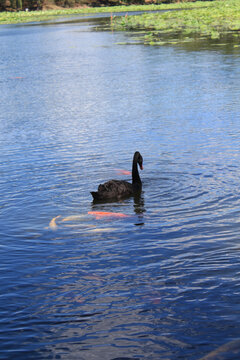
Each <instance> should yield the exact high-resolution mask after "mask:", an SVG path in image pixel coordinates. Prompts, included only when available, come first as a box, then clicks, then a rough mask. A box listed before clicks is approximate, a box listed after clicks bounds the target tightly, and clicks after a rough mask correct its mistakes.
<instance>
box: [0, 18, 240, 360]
mask: <svg viewBox="0 0 240 360" xmlns="http://www.w3.org/2000/svg"><path fill="white" fill-rule="evenodd" d="M95 22H96V21H95V20H94V21H91V20H89V21H88V22H86V21H85V22H73V23H66V24H61V23H59V24H55V25H52V24H49V25H47V26H46V25H44V24H40V25H38V26H36V25H35V26H21V25H19V26H1V27H0V44H1V52H0V74H1V76H0V84H1V87H0V94H1V96H0V99H1V101H0V173H1V178H0V193H1V197H0V239H1V240H0V269H1V280H0V285H1V293H0V359H24V360H26V359H34V360H35V359H67V360H69V359H84V360H85V359H87V360H89V359H90V360H95V359H104V360H113V359H115V360H116V359H148V360H149V359H154V360H155V359H161V360H167V359H171V360H175V359H185V360H186V359H191V360H194V359H200V358H201V357H202V356H204V355H206V354H207V353H209V352H210V351H212V350H214V349H216V348H217V347H219V346H220V345H222V344H225V343H227V342H229V341H232V340H237V339H238V338H239V333H240V305H239V296H240V259H239V256H240V236H239V232H240V186H239V184H240V180H239V178H240V121H239V120H240V119H239V114H240V102H239V99H240V50H239V48H238V47H231V46H211V47H209V46H208V45H207V44H206V45H204V46H202V47H201V48H199V49H197V48H196V49H195V51H194V50H193V49H192V48H189V47H185V48H184V47H176V46H175V47H172V46H163V47H150V46H144V45H134V44H133V45H119V43H125V42H129V39H130V40H131V38H130V37H129V36H130V35H129V34H127V33H118V32H111V31H97V32H96V31H94V26H95V25H96V24H95ZM135 150H139V151H140V152H141V154H142V156H143V159H144V164H143V165H144V170H143V171H141V178H142V181H143V193H142V196H141V198H140V199H135V200H134V199H133V198H130V199H126V200H123V201H119V202H112V203H105V204H104V203H103V204H93V203H92V198H91V195H90V191H93V190H96V189H97V186H98V184H99V183H101V182H104V181H106V180H109V179H111V178H116V179H122V178H123V179H126V180H130V177H129V175H119V174H118V172H119V171H118V169H122V170H131V162H132V156H133V153H134V151H135ZM92 211H102V212H114V213H122V214H125V215H127V217H119V218H117V217H98V216H94V215H92V214H88V213H89V212H92ZM238 354H239V353H238ZM230 356H232V355H230V354H228V356H227V357H226V359H230V358H231V359H237V358H239V357H238V355H233V357H230ZM235 356H237V357H235Z"/></svg>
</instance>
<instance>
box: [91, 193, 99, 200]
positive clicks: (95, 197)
mask: <svg viewBox="0 0 240 360" xmlns="http://www.w3.org/2000/svg"><path fill="white" fill-rule="evenodd" d="M91 194H92V197H93V199H94V200H99V198H100V197H99V193H98V192H97V191H91Z"/></svg>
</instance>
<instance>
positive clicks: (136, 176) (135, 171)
mask: <svg viewBox="0 0 240 360" xmlns="http://www.w3.org/2000/svg"><path fill="white" fill-rule="evenodd" d="M132 183H133V184H135V183H138V184H141V183H142V182H141V179H140V176H139V173H138V165H137V159H136V158H133V164H132Z"/></svg>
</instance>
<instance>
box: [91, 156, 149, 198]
mask: <svg viewBox="0 0 240 360" xmlns="http://www.w3.org/2000/svg"><path fill="white" fill-rule="evenodd" d="M137 164H139V167H140V169H141V170H143V166H142V164H143V158H142V155H141V154H140V152H138V151H136V152H135V154H134V156H133V162H132V184H131V183H129V182H127V181H124V180H110V181H107V182H105V183H104V184H100V185H99V186H98V191H95V192H94V191H92V192H91V194H92V196H93V199H94V200H100V201H104V200H115V199H116V200H119V199H122V198H126V197H129V196H131V195H134V194H137V193H140V192H141V190H142V182H141V179H140V176H139V173H138V166H137Z"/></svg>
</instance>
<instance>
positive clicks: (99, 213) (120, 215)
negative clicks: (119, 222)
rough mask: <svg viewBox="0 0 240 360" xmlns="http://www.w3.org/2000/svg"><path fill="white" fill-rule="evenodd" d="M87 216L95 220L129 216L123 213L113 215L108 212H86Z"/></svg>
mask: <svg viewBox="0 0 240 360" xmlns="http://www.w3.org/2000/svg"><path fill="white" fill-rule="evenodd" d="M88 214H89V215H93V216H95V217H96V219H97V220H98V219H101V218H104V217H114V218H125V217H128V216H129V215H126V214H123V213H114V212H108V211H88Z"/></svg>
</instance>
